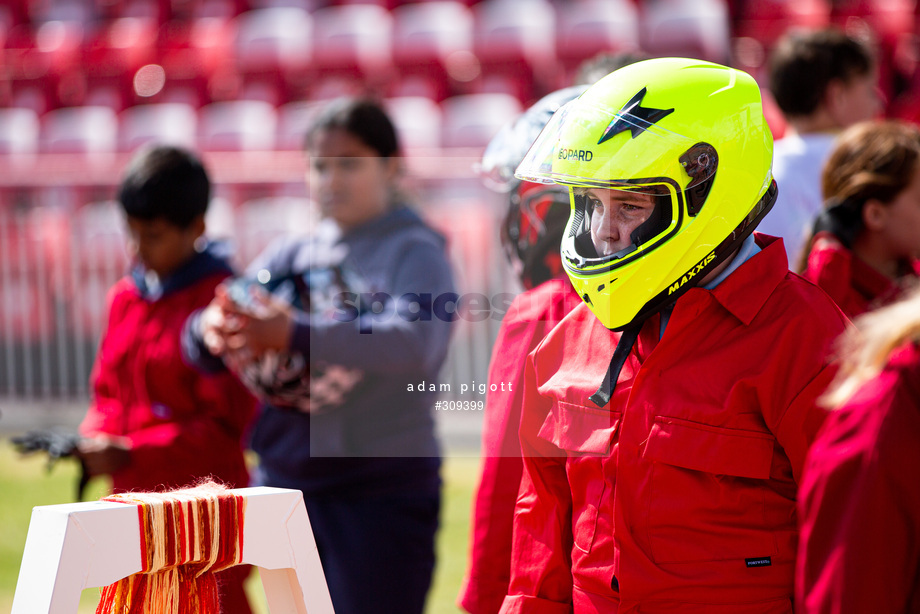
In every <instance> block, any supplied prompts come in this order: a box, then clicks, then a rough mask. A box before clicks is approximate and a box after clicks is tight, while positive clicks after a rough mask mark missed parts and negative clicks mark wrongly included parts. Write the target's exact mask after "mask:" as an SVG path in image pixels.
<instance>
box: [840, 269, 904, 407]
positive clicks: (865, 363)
mask: <svg viewBox="0 0 920 614" xmlns="http://www.w3.org/2000/svg"><path fill="white" fill-rule="evenodd" d="M855 324H856V327H855V328H852V329H850V330H849V331H848V332H847V333H846V334H845V335H844V336H843V338H842V342H841V345H840V350H841V355H842V357H843V358H842V361H841V367H840V371H839V372H838V374H837V378H836V379H835V380H834V382H833V383H832V384H831V386H830V388H829V389H828V391H827V393H826V394H825V395H824V397H823V398H822V404H823V405H825V406H826V407H829V408H831V409H836V408H838V407H840V406H841V405H843V404H844V403H845V402H846V401H847V400H848V399H849V398H850V397H851V396H853V394H854V393H855V392H856V391H857V390H858V389H859V388H860V387H861V386H862V385H863V384H865V383H866V382H867V381H869V380H870V379H872V378H874V377H875V376H877V375H878V374H879V373H881V371H882V369H883V368H884V367H885V365H886V364H887V363H888V357H889V356H890V355H891V352H892V351H893V350H895V349H896V348H898V347H899V346H901V345H903V344H904V343H906V342H909V341H914V342H917V341H920V286H918V287H915V288H914V289H913V290H912V291H911V292H910V294H909V295H908V296H907V297H906V298H904V299H903V300H900V301H898V302H896V303H892V304H891V305H888V306H887V307H882V308H881V309H877V310H876V311H872V312H869V313H867V314H864V315H862V316H860V317H859V318H857V319H856V321H855Z"/></svg>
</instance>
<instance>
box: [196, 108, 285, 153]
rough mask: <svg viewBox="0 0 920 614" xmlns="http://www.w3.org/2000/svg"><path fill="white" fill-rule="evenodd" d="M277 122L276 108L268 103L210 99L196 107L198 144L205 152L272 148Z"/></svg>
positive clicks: (265, 149)
mask: <svg viewBox="0 0 920 614" xmlns="http://www.w3.org/2000/svg"><path fill="white" fill-rule="evenodd" d="M277 121H278V118H277V113H276V111H275V107H274V106H272V105H271V104H269V103H267V102H262V101H257V100H232V101H227V102H213V103H211V104H209V105H205V106H204V107H202V108H201V109H199V110H198V146H199V147H200V148H201V149H203V150H206V151H208V150H209V151H247V150H250V151H267V150H271V149H273V148H274V146H275V131H276V126H277Z"/></svg>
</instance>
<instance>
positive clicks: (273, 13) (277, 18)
mask: <svg viewBox="0 0 920 614" xmlns="http://www.w3.org/2000/svg"><path fill="white" fill-rule="evenodd" d="M234 30H235V33H234V42H233V51H234V57H235V59H236V69H237V70H238V71H239V73H240V74H241V75H242V76H243V79H244V82H245V83H249V84H251V83H259V84H262V85H263V86H264V87H271V88H273V89H274V90H276V91H277V92H278V93H279V95H280V96H281V97H282V98H284V99H294V98H296V97H298V96H300V95H302V93H303V91H304V90H305V89H306V86H307V83H308V77H309V74H310V68H311V50H312V41H311V36H312V31H313V24H312V18H311V16H310V14H309V13H308V12H307V11H305V10H303V9H298V8H284V7H278V8H264V9H259V10H254V11H248V12H246V13H242V14H241V15H239V16H237V17H236V19H235V20H234Z"/></svg>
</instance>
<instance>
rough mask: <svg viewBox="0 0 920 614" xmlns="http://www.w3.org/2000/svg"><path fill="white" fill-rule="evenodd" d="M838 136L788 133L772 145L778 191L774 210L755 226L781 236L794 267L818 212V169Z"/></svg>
mask: <svg viewBox="0 0 920 614" xmlns="http://www.w3.org/2000/svg"><path fill="white" fill-rule="evenodd" d="M836 138H837V135H836V134H829V133H826V132H822V133H815V134H805V135H798V134H790V135H788V136H786V137H783V138H782V139H780V140H778V141H777V142H776V145H775V146H774V148H773V177H774V178H775V179H776V184H777V186H778V187H779V194H778V195H777V198H776V204H774V205H773V210H772V211H770V213H768V214H767V217H765V218H764V220H763V221H762V222H761V223H760V225H759V226H758V227H757V230H758V231H760V232H763V233H765V234H768V235H773V236H776V237H782V239H783V243H784V244H785V246H786V255H787V257H788V258H789V264H790V267H794V266H795V263H796V260H797V258H798V256H799V251H800V250H801V249H802V248H803V247H804V245H805V241H806V240H807V239H808V235H809V234H810V233H811V227H812V225H813V224H814V221H815V218H816V217H817V216H818V214H819V213H820V212H821V209H822V208H823V204H824V198H822V196H821V171H822V168H823V167H824V162H825V161H826V160H827V157H828V156H829V155H830V152H831V148H832V147H833V145H834V142H835V140H836Z"/></svg>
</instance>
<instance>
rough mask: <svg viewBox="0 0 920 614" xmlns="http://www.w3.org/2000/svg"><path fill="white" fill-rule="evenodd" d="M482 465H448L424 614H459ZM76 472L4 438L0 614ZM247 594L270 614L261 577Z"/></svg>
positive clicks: (463, 461) (87, 599)
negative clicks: (43, 513)
mask: <svg viewBox="0 0 920 614" xmlns="http://www.w3.org/2000/svg"><path fill="white" fill-rule="evenodd" d="M478 471H479V459H478V458H469V457H452V458H448V459H447V460H446V461H445V464H444V505H443V507H442V511H441V530H440V532H439V534H438V544H437V552H438V562H437V568H436V570H435V578H434V585H433V586H432V589H431V593H430V594H429V596H428V607H427V608H426V614H456V613H457V612H460V610H459V609H458V608H457V607H456V606H455V605H454V600H455V599H456V597H457V592H458V591H459V590H460V583H461V580H462V578H463V574H464V571H465V569H466V562H467V554H468V547H469V546H468V538H469V518H470V505H471V499H472V494H473V489H474V488H475V486H476V481H477V478H478ZM76 476H77V469H76V465H75V464H74V463H73V462H70V461H67V460H64V461H61V462H59V463H58V464H57V465H56V466H55V467H54V469H53V470H52V471H51V472H50V473H48V472H46V470H45V463H44V461H43V460H42V459H41V458H40V457H38V456H34V457H25V458H21V457H19V456H18V455H17V454H16V453H15V452H14V450H13V449H12V447H11V446H10V445H9V443H8V441H7V439H6V437H2V438H0V612H9V611H10V610H11V609H12V605H13V593H14V592H15V589H16V581H17V579H18V577H19V564H20V561H21V560H22V551H23V548H24V547H25V542H26V534H27V533H28V529H29V520H30V518H31V514H32V508H33V507H35V506H37V505H56V504H60V503H71V502H73V497H74V490H75V484H76V479H77V477H76ZM107 488H108V484H107V483H106V482H105V481H102V480H96V481H94V482H93V483H91V484H90V488H89V490H88V492H87V494H86V498H87V499H88V500H91V499H97V498H99V497H101V496H104V495H105V494H106V492H107ZM247 590H248V592H249V594H250V596H251V601H252V603H253V607H254V608H255V610H256V614H268V611H267V608H266V607H265V599H264V595H263V593H262V587H261V583H260V582H259V578H258V574H256V573H254V574H253V575H252V576H250V580H249V583H248V584H247ZM98 595H99V593H98V589H87V590H86V591H84V592H83V597H82V599H81V601H80V610H79V612H80V614H90V613H92V612H93V611H94V610H95V604H96V601H97V600H98Z"/></svg>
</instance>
